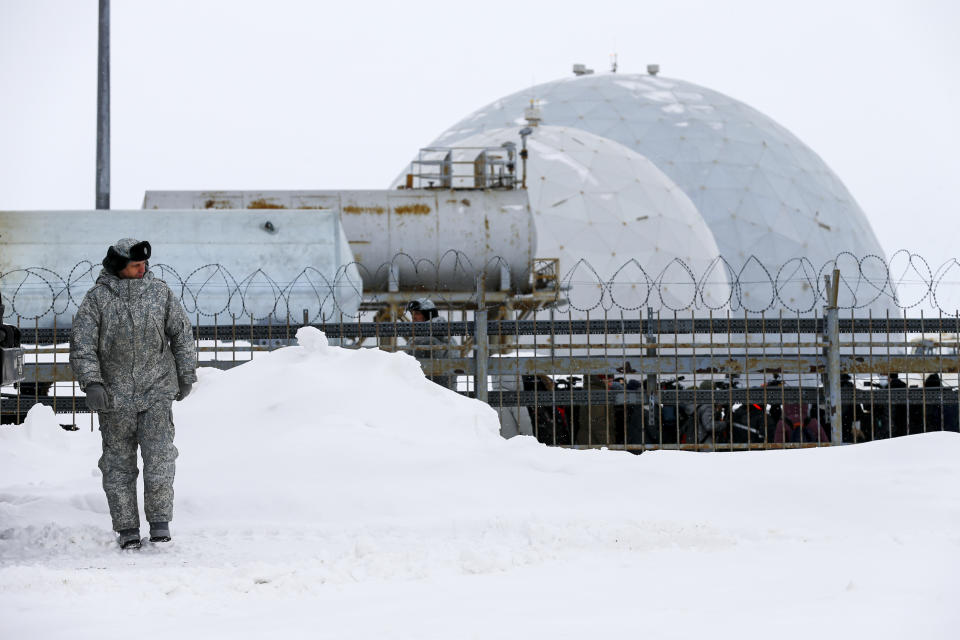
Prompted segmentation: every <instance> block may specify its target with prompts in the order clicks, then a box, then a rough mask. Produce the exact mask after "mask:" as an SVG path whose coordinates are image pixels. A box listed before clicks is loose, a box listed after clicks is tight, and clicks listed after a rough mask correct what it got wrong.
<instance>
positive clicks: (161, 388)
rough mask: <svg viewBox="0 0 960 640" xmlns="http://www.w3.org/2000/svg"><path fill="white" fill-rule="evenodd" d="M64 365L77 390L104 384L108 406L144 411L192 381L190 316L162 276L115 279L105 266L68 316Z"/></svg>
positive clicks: (194, 361)
mask: <svg viewBox="0 0 960 640" xmlns="http://www.w3.org/2000/svg"><path fill="white" fill-rule="evenodd" d="M70 365H71V367H72V368H73V373H74V375H75V376H76V378H77V381H78V382H79V383H80V388H81V389H86V388H87V385H89V384H92V383H94V382H99V383H101V384H103V385H104V387H105V388H106V390H107V395H108V397H109V400H110V404H109V407H110V409H111V410H120V409H125V410H136V411H145V410H146V409H147V407H149V406H150V405H152V404H154V403H156V402H159V401H161V400H166V401H168V402H170V401H172V400H173V398H174V396H176V395H177V392H178V391H179V384H178V382H188V383H193V382H196V380H197V374H196V368H197V351H196V348H195V346H194V343H193V333H192V331H191V328H190V319H189V318H188V317H187V314H186V311H184V309H183V305H181V304H180V301H179V300H178V299H177V298H176V297H175V296H174V295H173V292H172V291H170V287H168V286H167V284H166V283H165V282H164V281H163V280H159V279H157V278H154V277H153V273H151V272H149V271H148V272H147V273H146V274H144V276H143V278H142V279H139V280H136V279H120V278H118V277H116V276H115V275H113V274H110V273H108V272H107V271H106V270H104V271H101V272H100V276H99V277H98V278H97V283H96V285H95V286H94V287H93V288H92V289H90V291H88V292H87V295H86V296H85V297H84V298H83V302H82V303H81V304H80V308H79V310H78V311H77V315H76V318H75V319H74V321H73V335H72V337H71V340H70Z"/></svg>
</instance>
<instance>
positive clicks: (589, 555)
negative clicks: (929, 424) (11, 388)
mask: <svg viewBox="0 0 960 640" xmlns="http://www.w3.org/2000/svg"><path fill="white" fill-rule="evenodd" d="M298 337H299V338H300V344H301V345H302V346H299V347H290V348H286V349H281V350H279V351H276V352H273V353H270V354H267V355H264V356H262V357H261V356H257V357H256V358H255V359H254V360H253V361H252V362H250V363H248V364H245V365H243V366H241V367H238V368H236V369H233V370H231V371H229V372H220V371H215V370H206V369H204V370H202V371H201V374H202V375H201V379H200V382H199V384H198V385H197V386H196V390H195V392H194V394H193V395H191V396H190V398H189V399H188V400H186V401H185V402H183V403H180V404H177V405H175V407H174V418H175V422H176V425H177V445H178V447H179V449H180V459H179V461H178V475H177V481H176V490H177V498H176V512H175V520H174V522H173V524H172V529H173V535H174V541H173V542H172V543H170V544H169V545H165V546H156V545H153V546H150V545H148V546H145V547H144V549H142V550H140V551H139V552H130V551H126V552H123V551H120V550H119V549H118V548H117V547H116V544H115V542H114V538H113V535H112V533H111V532H110V530H109V529H110V519H109V515H108V514H107V506H106V500H105V498H104V497H103V493H102V491H101V489H100V474H99V471H98V470H97V468H96V462H97V459H98V457H99V448H100V442H99V435H98V434H97V433H90V432H89V430H87V429H81V431H79V432H73V433H69V432H65V431H63V430H61V429H60V428H59V426H58V425H57V421H56V419H55V417H54V415H53V414H52V412H50V411H49V410H48V409H45V408H43V407H38V408H35V409H34V410H33V411H32V412H31V413H30V415H29V417H28V420H27V422H26V424H24V425H23V426H21V427H12V426H6V427H3V428H2V429H0V637H2V638H8V637H9V638H16V637H29V636H32V637H36V638H72V639H77V638H94V637H95V638H113V637H116V638H126V637H129V636H131V635H135V636H137V637H151V638H152V637H157V638H164V639H168V638H172V637H176V638H193V637H196V638H209V637H230V638H263V637H274V636H276V637H285V638H300V637H303V638H367V637H369V638H418V639H419V638H438V639H439V638H551V639H554V638H587V637H591V638H592V637H596V638H631V639H634V638H637V637H642V638H645V639H649V638H689V637H695V636H701V635H702V634H709V636H710V637H722V638H726V637H729V638H737V639H738V640H740V639H744V638H763V639H764V640H768V639H769V638H771V637H775V638H778V639H781V638H804V639H805V640H808V639H809V638H810V637H817V636H819V637H842V636H844V635H846V636H849V637H870V638H902V637H904V636H905V635H907V634H910V635H911V636H913V637H917V638H954V637H956V634H957V629H958V628H960V626H958V625H960V614H958V613H957V611H958V607H957V606H956V602H957V598H958V597H960V572H958V569H960V562H958V561H960V437H958V436H957V435H955V434H946V433H936V434H928V435H924V436H912V437H908V438H899V439H896V440H891V441H885V442H877V443H870V444H865V445H856V446H853V447H844V448H838V449H808V450H801V451H770V452H753V453H719V454H707V453H681V452H655V453H646V454H644V455H642V456H634V455H631V454H627V453H622V452H612V451H572V450H563V449H550V448H547V447H543V446H541V445H540V444H538V443H537V442H536V441H534V440H533V439H531V438H525V437H518V438H513V439H511V440H503V439H501V438H500V437H499V435H498V432H497V431H498V426H497V420H496V416H495V415H494V413H493V411H492V410H491V409H489V407H486V406H485V405H483V404H481V403H478V402H475V401H472V400H469V399H466V398H462V397H460V396H458V395H456V394H454V393H452V392H449V391H447V390H445V389H442V388H440V387H438V386H436V385H433V384H432V383H430V382H428V381H427V380H426V379H425V378H424V377H423V375H422V373H421V371H420V368H419V365H418V364H417V363H416V361H415V360H413V359H412V358H410V357H408V356H406V355H405V354H399V353H398V354H388V353H384V352H380V351H376V350H362V351H349V350H344V349H339V348H333V347H329V346H328V345H327V344H326V340H325V338H324V336H323V335H322V334H320V333H319V332H317V331H315V330H303V331H302V332H301V333H300V334H298ZM144 533H146V524H145V523H144ZM811 634H816V636H811Z"/></svg>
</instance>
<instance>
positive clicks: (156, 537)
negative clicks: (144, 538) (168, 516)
mask: <svg viewBox="0 0 960 640" xmlns="http://www.w3.org/2000/svg"><path fill="white" fill-rule="evenodd" d="M150 542H170V523H168V522H151V523H150Z"/></svg>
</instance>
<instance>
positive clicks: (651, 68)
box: [647, 64, 660, 76]
mask: <svg viewBox="0 0 960 640" xmlns="http://www.w3.org/2000/svg"><path fill="white" fill-rule="evenodd" d="M647 73H649V74H650V75H652V76H655V75H657V74H658V73H660V65H658V64H648V65H647Z"/></svg>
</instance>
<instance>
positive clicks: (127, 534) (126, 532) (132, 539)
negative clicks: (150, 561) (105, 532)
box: [117, 529, 140, 549]
mask: <svg viewBox="0 0 960 640" xmlns="http://www.w3.org/2000/svg"><path fill="white" fill-rule="evenodd" d="M117 544H119V545H120V548H121V549H139V548H140V529H121V530H120V531H117Z"/></svg>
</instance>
